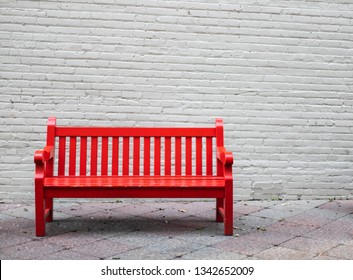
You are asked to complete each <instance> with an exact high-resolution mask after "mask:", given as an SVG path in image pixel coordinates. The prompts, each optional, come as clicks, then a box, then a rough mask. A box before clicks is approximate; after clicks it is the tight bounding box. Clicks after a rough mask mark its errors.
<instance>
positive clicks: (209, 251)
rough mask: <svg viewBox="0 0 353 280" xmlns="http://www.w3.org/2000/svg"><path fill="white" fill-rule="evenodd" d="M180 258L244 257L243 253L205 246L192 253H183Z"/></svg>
mask: <svg viewBox="0 0 353 280" xmlns="http://www.w3.org/2000/svg"><path fill="white" fill-rule="evenodd" d="M180 259H181V260H243V259H246V256H245V255H242V254H238V253H234V252H233V253H232V252H225V251H222V250H220V249H217V248H213V247H206V248H202V249H200V250H196V251H193V252H192V253H189V254H185V255H183V256H182V257H181V258H180Z"/></svg>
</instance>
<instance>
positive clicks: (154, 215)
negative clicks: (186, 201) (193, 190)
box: [141, 208, 189, 222]
mask: <svg viewBox="0 0 353 280" xmlns="http://www.w3.org/2000/svg"><path fill="white" fill-rule="evenodd" d="M181 210H182V211H180V210H177V209H174V208H161V209H160V210H156V211H153V212H148V213H145V214H143V215H141V217H146V218H150V219H155V220H159V221H162V222H164V221H172V220H177V219H182V218H185V217H187V216H189V214H187V213H186V210H183V209H181ZM184 211H185V212H184Z"/></svg>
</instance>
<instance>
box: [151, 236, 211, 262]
mask: <svg viewBox="0 0 353 280" xmlns="http://www.w3.org/2000/svg"><path fill="white" fill-rule="evenodd" d="M203 247H205V246H204V245H202V244H199V243H196V242H194V241H185V240H180V239H176V238H170V239H168V240H166V241H164V242H162V243H154V244H150V245H148V246H146V247H145V248H146V250H147V251H151V252H156V253H163V254H168V255H172V256H173V258H180V257H181V256H183V255H185V254H189V253H191V252H193V251H195V250H198V249H200V248H203Z"/></svg>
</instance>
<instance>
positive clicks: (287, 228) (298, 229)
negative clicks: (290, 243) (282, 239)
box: [266, 221, 316, 236]
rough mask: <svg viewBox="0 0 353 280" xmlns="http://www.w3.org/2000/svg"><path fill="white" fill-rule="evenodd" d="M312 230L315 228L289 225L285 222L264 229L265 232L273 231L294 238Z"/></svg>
mask: <svg viewBox="0 0 353 280" xmlns="http://www.w3.org/2000/svg"><path fill="white" fill-rule="evenodd" d="M314 229H316V227H313V226H306V225H300V224H295V223H289V222H287V221H282V222H278V223H275V224H272V225H269V226H268V227H266V230H268V231H271V230H273V231H277V232H282V233H287V234H291V235H295V236H300V235H303V234H304V233H308V232H310V231H312V230H314Z"/></svg>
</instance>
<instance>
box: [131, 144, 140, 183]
mask: <svg viewBox="0 0 353 280" xmlns="http://www.w3.org/2000/svg"><path fill="white" fill-rule="evenodd" d="M133 157H134V161H133V174H134V175H135V176H138V175H140V137H134V155H133Z"/></svg>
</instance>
